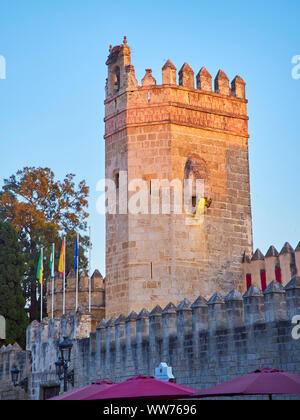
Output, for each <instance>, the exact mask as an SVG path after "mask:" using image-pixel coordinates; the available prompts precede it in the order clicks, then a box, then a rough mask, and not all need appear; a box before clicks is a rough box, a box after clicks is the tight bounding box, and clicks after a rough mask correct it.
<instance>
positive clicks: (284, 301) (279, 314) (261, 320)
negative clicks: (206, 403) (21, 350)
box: [27, 277, 300, 399]
mask: <svg viewBox="0 0 300 420" xmlns="http://www.w3.org/2000/svg"><path fill="white" fill-rule="evenodd" d="M299 314H300V278H299V277H295V278H293V279H292V280H291V281H290V282H289V284H288V285H287V286H286V287H285V288H283V287H282V286H281V285H280V284H279V283H277V282H272V283H271V284H270V285H269V286H268V288H267V289H266V290H265V292H264V293H262V292H261V291H260V290H259V289H258V288H257V287H256V286H251V288H250V289H249V290H248V291H247V293H246V294H245V295H244V296H243V297H242V295H241V294H240V292H238V291H232V292H231V293H230V294H229V295H227V296H226V298H223V297H222V296H221V295H220V294H219V293H216V294H215V295H213V296H212V297H211V299H210V300H209V301H208V302H207V301H206V300H205V299H204V298H202V297H199V298H198V299H197V300H196V301H195V302H194V303H193V304H191V303H190V302H189V301H188V300H186V299H185V300H183V301H182V302H181V303H180V305H178V306H177V307H176V306H175V305H173V304H172V303H169V304H168V305H167V306H166V307H165V308H164V309H162V308H161V307H160V306H158V305H157V306H156V307H155V308H154V309H153V310H152V311H151V312H150V313H148V312H147V311H146V310H142V311H141V312H140V313H139V314H136V313H135V312H132V313H130V314H129V316H127V317H125V316H124V315H121V316H119V317H118V319H117V320H115V319H110V320H108V321H105V320H102V321H101V322H100V324H99V325H98V327H97V331H96V333H90V331H91V326H90V315H88V314H77V315H76V316H65V317H63V318H62V319H60V320H50V321H47V320H45V322H44V323H42V324H38V323H33V324H31V326H30V327H29V328H28V335H27V352H30V353H31V355H32V379H31V383H32V394H31V398H33V399H38V398H41V395H42V394H41V389H42V387H44V386H50V385H51V384H53V383H57V379H56V377H55V374H54V363H55V361H56V359H57V357H58V355H57V344H58V341H59V338H60V337H62V336H64V335H68V336H69V337H70V338H72V339H73V343H74V346H73V353H72V354H73V360H72V367H71V368H73V369H74V372H75V387H78V386H82V385H85V384H88V383H91V382H92V381H94V380H96V379H112V380H114V381H116V382H119V381H122V380H124V379H126V378H128V377H131V376H133V375H137V374H148V375H154V369H155V367H157V366H158V365H159V363H160V362H162V361H164V362H167V363H168V364H169V365H171V366H172V367H173V373H174V375H175V377H176V379H177V382H178V383H181V384H184V385H188V386H192V387H195V388H199V389H203V388H206V387H209V386H212V385H215V384H217V383H220V382H221V381H225V380H229V379H231V378H234V377H236V376H239V375H243V374H246V373H249V372H251V371H254V370H256V369H257V368H261V367H272V368H278V369H282V370H286V371H290V372H294V373H298V374H300V340H294V339H293V338H292V328H293V325H292V323H291V320H292V318H293V316H294V315H299Z"/></svg>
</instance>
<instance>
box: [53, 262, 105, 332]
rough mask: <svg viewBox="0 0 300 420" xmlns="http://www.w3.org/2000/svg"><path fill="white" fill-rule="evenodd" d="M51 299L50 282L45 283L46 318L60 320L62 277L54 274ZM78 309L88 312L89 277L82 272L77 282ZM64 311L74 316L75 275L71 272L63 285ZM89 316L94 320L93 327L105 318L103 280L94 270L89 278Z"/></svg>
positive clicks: (85, 272)
mask: <svg viewBox="0 0 300 420" xmlns="http://www.w3.org/2000/svg"><path fill="white" fill-rule="evenodd" d="M53 292H54V294H53V299H52V280H51V279H48V282H47V314H48V318H51V317H52V304H53V318H57V319H58V318H60V317H61V316H62V315H63V279H62V275H61V274H59V273H56V275H55V279H54V283H53ZM78 308H79V309H80V310H81V311H86V312H88V311H89V275H88V273H87V271H85V270H83V271H82V272H81V274H80V276H79V282H78ZM65 311H66V313H70V314H74V313H75V312H76V274H75V272H74V270H71V271H70V272H69V274H68V275H67V276H66V284H65ZM91 314H92V316H93V319H94V320H95V322H94V324H95V327H96V325H97V323H98V322H100V321H101V319H102V318H104V316H105V293H104V279H103V277H102V275H101V273H100V272H99V271H98V270H95V271H94V273H93V275H92V277H91Z"/></svg>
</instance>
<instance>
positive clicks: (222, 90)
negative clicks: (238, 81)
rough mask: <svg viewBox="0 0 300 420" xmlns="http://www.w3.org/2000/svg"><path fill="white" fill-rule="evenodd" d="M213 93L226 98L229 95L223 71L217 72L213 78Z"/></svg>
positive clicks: (227, 80)
mask: <svg viewBox="0 0 300 420" xmlns="http://www.w3.org/2000/svg"><path fill="white" fill-rule="evenodd" d="M215 92H216V93H219V94H221V95H226V96H230V94H231V91H230V87H229V79H228V77H227V75H226V74H225V73H224V71H223V70H219V71H218V74H217V76H216V78H215Z"/></svg>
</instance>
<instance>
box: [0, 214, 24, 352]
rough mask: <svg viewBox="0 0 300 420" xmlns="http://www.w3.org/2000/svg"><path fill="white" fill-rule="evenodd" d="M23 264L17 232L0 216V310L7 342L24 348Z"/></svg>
mask: <svg viewBox="0 0 300 420" xmlns="http://www.w3.org/2000/svg"><path fill="white" fill-rule="evenodd" d="M24 271H25V266H24V258H23V253H22V250H21V246H20V244H19V242H18V235H17V232H16V231H15V229H14V228H13V226H12V225H11V224H10V223H7V222H3V221H2V220H0V314H1V315H3V316H4V317H5V319H6V335H7V338H6V343H7V344H9V343H11V344H13V343H15V342H18V343H19V345H20V346H22V347H23V348H25V347H24V346H25V332H26V327H27V325H28V317H27V315H26V311H25V299H24V297H23V293H22V288H21V284H22V279H23V276H24Z"/></svg>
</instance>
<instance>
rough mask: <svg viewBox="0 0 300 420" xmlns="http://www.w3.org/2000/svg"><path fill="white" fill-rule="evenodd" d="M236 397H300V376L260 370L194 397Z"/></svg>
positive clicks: (265, 369) (200, 392)
mask: <svg viewBox="0 0 300 420" xmlns="http://www.w3.org/2000/svg"><path fill="white" fill-rule="evenodd" d="M235 395H269V398H270V399H272V395H300V375H295V374H293V373H288V372H283V371H281V370H276V369H267V368H264V369H260V370H256V371H255V372H253V373H250V374H249V375H245V376H241V377H240V378H236V379H233V380H232V381H229V382H224V383H222V384H220V385H217V386H214V387H212V388H209V389H205V390H203V391H198V392H196V393H195V394H194V397H197V398H205V397H222V396H223V397H224V396H235Z"/></svg>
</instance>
